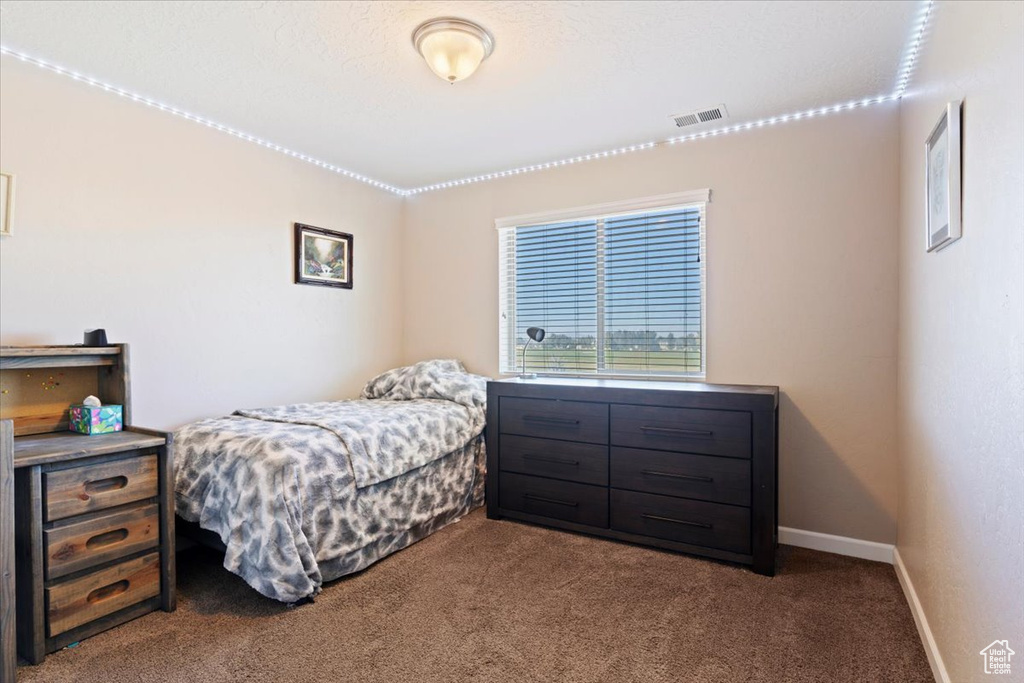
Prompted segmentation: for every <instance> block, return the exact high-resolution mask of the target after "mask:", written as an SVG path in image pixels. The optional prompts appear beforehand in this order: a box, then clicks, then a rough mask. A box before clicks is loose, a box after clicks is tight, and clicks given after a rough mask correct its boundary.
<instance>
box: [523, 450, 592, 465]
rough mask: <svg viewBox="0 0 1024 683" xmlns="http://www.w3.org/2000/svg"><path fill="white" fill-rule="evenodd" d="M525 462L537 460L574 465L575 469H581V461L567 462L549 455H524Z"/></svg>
mask: <svg viewBox="0 0 1024 683" xmlns="http://www.w3.org/2000/svg"><path fill="white" fill-rule="evenodd" d="M523 460H537V461H538V462H550V463H553V464H555V465H572V466H573V467H579V466H580V461H579V460H566V459H565V458H552V457H551V456H549V455H533V454H532V453H523Z"/></svg>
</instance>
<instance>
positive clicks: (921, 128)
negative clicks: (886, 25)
mask: <svg viewBox="0 0 1024 683" xmlns="http://www.w3.org/2000/svg"><path fill="white" fill-rule="evenodd" d="M960 98H963V100H964V106H963V238H962V239H961V240H960V241H959V242H956V243H954V244H952V245H950V246H949V247H947V248H945V249H944V250H942V251H939V252H937V253H932V254H926V253H925V251H924V246H923V244H924V200H923V196H922V194H923V189H922V188H923V185H924V180H923V178H924V151H923V149H924V140H925V138H926V137H927V136H928V134H929V132H930V131H931V129H932V126H934V125H935V123H936V121H938V118H939V116H940V115H941V113H942V110H943V107H944V105H945V103H946V102H947V101H948V100H954V99H960ZM1022 112H1024V4H1021V3H1019V2H1014V3H1010V2H1005V3H1003V2H996V3H981V2H968V3H952V2H951V3H941V4H939V5H937V6H936V12H935V16H934V22H933V24H932V26H931V30H930V31H929V36H928V38H927V42H926V43H925V46H924V50H923V52H922V60H921V63H920V65H919V67H918V72H917V74H916V76H915V79H914V87H913V88H912V89H911V91H909V92H908V93H907V97H906V98H905V99H904V100H903V103H902V110H901V140H902V142H901V147H902V155H901V211H900V333H899V368H900V374H899V390H898V424H899V435H900V439H899V443H900V453H901V467H900V469H901V476H900V495H899V541H898V546H897V547H898V550H899V553H900V556H901V559H902V560H903V562H904V563H905V565H906V568H907V572H908V574H909V576H910V578H911V581H912V583H913V585H914V587H915V589H916V591H917V594H918V597H919V598H920V601H921V604H922V607H923V608H924V612H925V615H926V617H927V619H928V622H929V624H930V626H931V628H932V630H933V633H934V636H935V639H936V642H937V644H938V648H939V651H940V653H941V656H942V659H943V660H944V662H945V666H946V668H947V669H948V673H949V679H950V680H952V681H958V682H959V681H973V680H977V681H980V680H987V679H988V678H992V677H991V676H986V675H985V674H984V673H983V672H982V663H981V656H980V655H979V651H980V650H981V649H982V648H983V647H985V646H986V645H988V644H989V643H990V642H992V641H993V640H995V639H997V638H999V639H1004V638H1008V639H1010V646H1011V647H1012V648H1013V649H1014V650H1015V651H1016V652H1017V653H1018V654H1017V655H1016V657H1015V658H1014V659H1013V661H1012V665H1013V669H1014V670H1015V672H1016V676H1014V677H1012V680H1017V681H1022V680H1024V640H1022V636H1024V403H1022V401H1024V359H1022V354H1024V118H1022V116H1024V114H1022ZM1001 678H1005V677H1001Z"/></svg>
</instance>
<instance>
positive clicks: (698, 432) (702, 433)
mask: <svg viewBox="0 0 1024 683" xmlns="http://www.w3.org/2000/svg"><path fill="white" fill-rule="evenodd" d="M640 431H642V432H662V433H665V434H684V435H686V436H699V437H703V438H706V439H710V438H711V437H712V436H714V435H715V433H714V432H712V431H706V430H703V429H679V428H678V427H652V426H650V425H644V426H643V427H641V428H640Z"/></svg>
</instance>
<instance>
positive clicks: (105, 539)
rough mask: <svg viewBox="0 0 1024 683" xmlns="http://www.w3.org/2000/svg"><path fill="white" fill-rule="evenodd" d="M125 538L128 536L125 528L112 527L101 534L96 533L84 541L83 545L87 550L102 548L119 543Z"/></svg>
mask: <svg viewBox="0 0 1024 683" xmlns="http://www.w3.org/2000/svg"><path fill="white" fill-rule="evenodd" d="M126 538H128V530H127V529H112V530H111V531H104V532H103V533H102V534H96V535H95V536H93V537H92V538H90V539H89V540H88V541H86V542H85V547H86V548H88V549H89V550H102V549H103V548H105V547H107V546H110V545H115V544H117V543H120V542H121V541H123V540H124V539H126Z"/></svg>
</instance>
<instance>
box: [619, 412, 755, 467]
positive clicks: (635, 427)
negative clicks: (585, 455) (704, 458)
mask: <svg viewBox="0 0 1024 683" xmlns="http://www.w3.org/2000/svg"><path fill="white" fill-rule="evenodd" d="M611 437H612V443H613V444H614V445H616V446H632V447H634V448H654V449H658V450H664V451H684V452H687V453H702V454H704V455H720V456H724V457H728V458H749V457H750V413H744V412H732V411H727V410H702V409H698V408H653V407H648V406H628V405H612V406H611Z"/></svg>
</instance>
